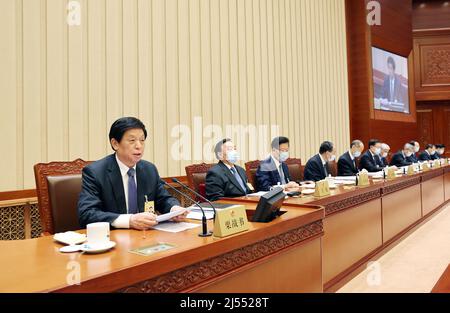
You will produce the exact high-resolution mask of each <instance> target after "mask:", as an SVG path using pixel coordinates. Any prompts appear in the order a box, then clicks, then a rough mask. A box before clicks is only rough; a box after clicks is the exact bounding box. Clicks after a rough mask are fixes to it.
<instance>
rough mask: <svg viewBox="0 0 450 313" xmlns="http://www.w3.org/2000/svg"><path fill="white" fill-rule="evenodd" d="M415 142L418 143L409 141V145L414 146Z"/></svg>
mask: <svg viewBox="0 0 450 313" xmlns="http://www.w3.org/2000/svg"><path fill="white" fill-rule="evenodd" d="M416 142H417V143H419V142H418V141H415V140H411V141H410V142H409V144H410V145H411V146H415V145H416Z"/></svg>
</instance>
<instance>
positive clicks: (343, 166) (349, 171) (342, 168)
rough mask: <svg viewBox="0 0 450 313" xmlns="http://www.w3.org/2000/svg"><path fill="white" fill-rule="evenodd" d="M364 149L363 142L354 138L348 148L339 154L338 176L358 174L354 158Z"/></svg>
mask: <svg viewBox="0 0 450 313" xmlns="http://www.w3.org/2000/svg"><path fill="white" fill-rule="evenodd" d="M362 151H364V144H363V143H362V141H361V140H354V141H353V142H352V143H351V145H350V150H348V151H347V152H345V153H344V154H343V155H341V156H340V158H339V160H338V164H337V165H338V176H355V175H356V174H358V168H357V167H356V160H355V159H357V158H359V157H360V156H361V153H362Z"/></svg>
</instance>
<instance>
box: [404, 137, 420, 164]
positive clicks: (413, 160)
mask: <svg viewBox="0 0 450 313" xmlns="http://www.w3.org/2000/svg"><path fill="white" fill-rule="evenodd" d="M409 144H410V145H411V146H413V153H412V155H411V156H410V157H409V158H407V161H408V162H411V163H417V162H418V161H419V158H418V156H417V153H418V152H419V151H420V144H419V143H418V142H417V141H414V140H412V141H410V142H409Z"/></svg>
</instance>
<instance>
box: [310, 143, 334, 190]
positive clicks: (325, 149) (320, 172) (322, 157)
mask: <svg viewBox="0 0 450 313" xmlns="http://www.w3.org/2000/svg"><path fill="white" fill-rule="evenodd" d="M334 160H336V152H335V150H334V145H333V143H332V142H329V141H324V142H323V143H322V144H321V145H320V148H319V154H316V155H315V156H313V157H312V158H310V159H309V160H308V162H307V163H306V166H305V173H304V178H305V180H307V181H308V180H310V181H314V182H316V181H320V180H323V179H325V178H326V177H328V176H329V175H331V171H330V167H329V164H328V162H333V161H334Z"/></svg>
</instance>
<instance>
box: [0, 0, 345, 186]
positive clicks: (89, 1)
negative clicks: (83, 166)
mask: <svg viewBox="0 0 450 313" xmlns="http://www.w3.org/2000/svg"><path fill="white" fill-rule="evenodd" d="M68 3H69V1H68V0H7V1H6V0H5V1H1V3H0V17H1V18H0V35H1V38H2V40H1V41H0V45H1V47H0V67H1V69H2V71H0V106H1V112H2V114H1V115H0V122H1V123H0V130H1V131H3V132H4V133H7V134H8V136H9V137H8V140H7V142H6V145H5V147H4V149H5V151H8V153H4V156H3V157H2V161H3V162H1V165H0V166H1V167H0V170H1V171H2V173H3V174H4V175H3V177H5V178H3V179H2V180H1V181H0V190H2V191H3V190H16V189H23V188H34V176H33V170H32V167H33V165H34V164H35V163H37V162H47V161H58V160H71V159H75V158H83V159H86V160H96V159H99V158H101V157H103V156H105V155H106V154H108V153H110V152H111V148H110V146H109V143H108V131H109V127H110V125H111V123H112V122H113V121H114V120H115V119H117V118H118V117H121V116H126V115H135V116H138V117H139V118H141V119H142V120H143V121H144V123H145V124H146V126H147V128H148V132H149V140H148V141H147V145H146V154H145V158H146V159H147V160H151V161H153V162H154V163H156V165H157V166H158V169H159V171H160V174H161V175H162V176H172V175H174V176H175V175H176V176H178V175H184V167H185V166H186V165H187V164H190V163H200V162H202V161H205V162H213V161H214V162H215V161H216V160H214V158H213V155H212V153H211V152H212V146H213V145H214V144H215V142H216V140H218V139H219V138H222V137H224V136H226V135H227V129H228V130H229V132H230V135H232V136H233V137H234V139H235V140H236V141H238V145H239V149H240V152H241V156H242V158H243V161H242V162H241V163H243V162H244V161H246V160H249V159H256V158H262V157H264V156H265V155H266V154H267V153H268V152H269V151H270V148H269V145H270V141H271V139H272V137H273V136H275V135H281V134H282V135H286V136H288V137H290V139H291V142H292V153H291V156H292V157H299V158H302V159H303V160H306V159H308V158H309V157H310V156H312V155H313V154H315V153H317V150H318V147H319V144H320V143H321V142H322V141H323V140H331V141H333V142H335V144H336V146H337V150H338V153H341V152H343V151H344V150H346V149H347V146H348V142H349V140H350V138H349V137H350V136H349V132H350V131H349V125H348V124H349V113H348V112H349V108H348V89H347V52H346V34H345V25H346V24H345V6H344V4H345V1H344V0H322V1H310V0H281V1H278V0H243V1H241V0H220V1H219V0H211V1H208V0H168V1H164V0H79V1H78V3H79V4H80V12H79V14H80V15H79V17H80V21H81V24H80V25H73V26H69V25H68V24H67V13H68V11H67V4H68ZM75 13H76V12H75ZM231 126H240V130H241V133H237V132H236V129H235V132H234V135H233V129H232V128H231ZM259 127H262V128H259ZM264 127H265V128H264ZM237 130H238V131H239V129H237ZM180 131H181V132H180ZM182 131H187V132H182ZM240 134H243V135H240ZM179 143H187V145H184V146H181V147H180V146H179V145H178V144H179ZM6 177H7V179H6Z"/></svg>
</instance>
